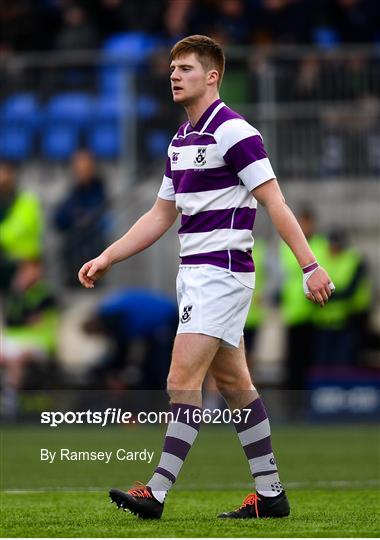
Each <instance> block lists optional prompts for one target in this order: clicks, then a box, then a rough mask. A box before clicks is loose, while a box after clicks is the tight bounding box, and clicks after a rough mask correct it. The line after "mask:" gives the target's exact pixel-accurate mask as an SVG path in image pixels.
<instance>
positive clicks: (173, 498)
mask: <svg viewBox="0 0 380 540" xmlns="http://www.w3.org/2000/svg"><path fill="white" fill-rule="evenodd" d="M163 431H164V428H161V429H158V428H151V429H149V428H145V429H141V428H128V429H126V428H113V427H110V428H106V429H103V430H100V429H97V430H95V429H92V428H86V429H80V430H78V429H73V428H69V429H61V428H60V429H56V430H52V429H50V430H49V429H48V428H42V427H39V428H25V427H24V428H7V429H6V430H3V435H2V441H1V442H2V459H1V471H0V472H1V488H2V491H3V492H2V494H1V499H0V501H1V519H0V524H1V525H0V535H1V536H3V537H18V536H21V537H41V536H43V537H69V536H71V537H202V536H204V537H273V536H275V537H310V536H314V537H315V536H316V537H318V536H320V537H376V536H378V535H379V532H380V526H379V520H378V514H377V510H378V508H379V502H380V498H379V487H380V482H379V477H380V470H379V455H380V454H379V450H380V442H379V434H378V430H377V428H376V427H375V426H360V425H347V426H336V425H334V426H327V427H326V426H324V427H323V426H309V427H307V426H295V427H281V426H275V427H274V429H273V431H274V435H273V440H274V446H275V451H276V456H277V461H278V463H279V466H280V471H281V479H282V481H283V482H284V483H285V484H286V487H287V491H288V496H289V499H290V503H291V506H292V512H291V515H290V516H289V518H285V519H280V520H258V521H256V520H247V521H240V520H239V521H237V522H235V521H233V520H232V521H230V520H228V521H226V520H218V519H216V515H217V514H218V512H221V511H224V510H230V509H233V508H235V507H237V506H239V504H240V503H241V501H242V499H243V498H244V496H245V495H246V494H247V493H248V492H249V491H252V484H251V483H250V477H249V472H248V467H247V464H246V461H245V459H244V454H243V452H242V450H241V447H240V445H239V442H238V440H237V437H236V435H235V434H234V433H233V431H232V430H231V429H229V428H228V427H222V428H220V429H215V428H211V427H209V428H207V427H206V428H205V427H204V426H203V427H202V431H201V433H200V436H199V437H198V440H197V442H196V444H195V445H194V448H193V449H192V451H191V454H190V455H189V458H188V461H187V462H186V465H185V467H184V469H183V471H182V472H181V476H180V479H179V481H178V485H177V486H176V487H175V488H174V489H173V491H172V493H171V494H170V495H169V496H168V499H167V502H166V505H165V512H164V515H163V518H162V519H161V520H160V521H158V522H157V521H154V522H151V521H141V520H138V519H137V518H135V517H134V516H131V515H129V514H127V513H124V512H122V511H117V510H116V507H115V505H112V506H111V504H109V502H108V498H107V489H108V488H109V487H112V486H113V487H121V488H126V487H128V485H130V484H131V483H132V481H133V480H135V479H139V480H143V481H144V480H146V479H147V478H149V476H150V474H151V472H152V469H153V467H154V466H155V464H156V463H157V460H158V458H159V452H160V449H161V445H162V434H163ZM41 447H43V448H49V449H50V450H54V449H55V450H58V449H59V448H62V447H69V448H71V449H75V450H98V451H99V450H116V449H117V448H126V449H128V450H139V449H142V448H147V449H148V450H149V451H154V452H155V457H154V459H153V462H152V464H150V465H148V464H146V463H142V462H137V463H130V462H118V461H116V460H112V461H111V462H110V463H109V464H108V465H107V464H105V463H96V462H90V463H87V462H58V463H54V464H52V465H49V464H47V463H45V462H41V461H40V455H39V451H40V448H41ZM89 490H90V491H89Z"/></svg>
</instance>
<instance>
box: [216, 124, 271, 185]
mask: <svg viewBox="0 0 380 540" xmlns="http://www.w3.org/2000/svg"><path fill="white" fill-rule="evenodd" d="M215 138H216V140H217V143H218V148H219V153H220V155H221V156H222V157H223V159H224V161H225V162H226V163H227V165H228V166H229V167H231V169H232V170H233V171H234V172H235V173H236V174H237V175H238V176H239V178H240V179H241V181H242V182H243V183H244V185H245V186H246V187H247V189H248V191H252V189H255V188H256V187H258V186H259V185H260V184H263V183H264V182H267V181H268V180H271V179H272V178H275V174H274V171H273V169H272V165H271V164H270V161H269V159H268V155H267V153H266V150H265V148H264V143H263V139H262V137H261V135H260V133H259V132H258V131H257V129H255V128H254V127H253V126H251V125H250V124H249V123H248V122H246V121H245V120H243V119H242V118H233V119H231V120H227V121H226V122H224V123H223V124H221V126H219V128H218V129H217V130H216V131H215Z"/></svg>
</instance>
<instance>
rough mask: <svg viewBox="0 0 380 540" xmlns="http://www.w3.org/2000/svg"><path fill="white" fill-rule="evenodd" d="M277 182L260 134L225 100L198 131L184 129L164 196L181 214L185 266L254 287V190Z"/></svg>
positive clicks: (171, 154)
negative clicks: (209, 269) (219, 272)
mask: <svg viewBox="0 0 380 540" xmlns="http://www.w3.org/2000/svg"><path fill="white" fill-rule="evenodd" d="M272 178H275V174H274V172H273V169H272V166H271V164H270V162H269V159H268V157H267V153H266V151H265V149H264V145H263V141H262V137H261V135H260V133H259V132H258V131H257V129H255V128H254V127H252V126H251V125H250V124H249V123H248V122H247V121H246V120H244V118H243V117H242V116H240V115H239V114H237V113H236V112H234V111H233V110H231V109H230V108H229V107H227V106H226V105H225V104H224V103H223V102H222V101H221V100H220V99H218V100H216V101H214V103H212V105H210V107H209V108H208V109H207V110H206V111H205V112H204V114H203V115H202V117H201V118H200V119H199V121H198V122H197V123H196V125H195V126H194V127H192V126H191V125H190V122H186V123H185V124H183V125H182V126H181V127H180V128H179V130H178V131H177V133H176V135H175V136H174V138H173V139H172V141H171V143H170V145H169V148H168V158H167V163H166V170H165V174H164V178H163V181H162V184H161V188H160V190H159V192H158V196H159V197H160V198H161V199H165V200H169V201H175V203H176V207H177V209H178V211H179V212H181V214H182V217H181V227H180V228H179V230H178V234H179V238H180V244H181V251H180V257H181V266H189V265H195V266H203V265H212V266H218V267H220V268H225V269H226V270H228V271H229V272H231V273H232V274H233V275H234V276H235V277H236V278H237V279H238V280H239V281H240V282H241V283H243V284H244V285H246V286H248V287H251V288H253V287H254V271H255V269H254V264H253V260H252V247H253V236H252V229H253V224H254V221H255V215H256V209H257V201H256V199H255V198H254V197H253V196H252V195H251V193H250V191H251V190H252V189H254V188H256V187H257V186H259V185H260V184H262V183H264V182H266V181H268V180H270V179H272Z"/></svg>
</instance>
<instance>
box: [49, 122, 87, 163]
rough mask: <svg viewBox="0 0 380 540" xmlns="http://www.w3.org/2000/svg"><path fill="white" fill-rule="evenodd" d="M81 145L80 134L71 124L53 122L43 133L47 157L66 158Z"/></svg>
mask: <svg viewBox="0 0 380 540" xmlns="http://www.w3.org/2000/svg"><path fill="white" fill-rule="evenodd" d="M78 147H79V134H78V130H77V129H76V128H75V127H74V126H70V125H69V124H52V125H48V126H46V127H45V128H44V130H43V133H42V152H43V155H44V157H45V158H47V159H52V160H65V159H68V158H70V156H71V155H72V153H73V152H75V150H77V149H78Z"/></svg>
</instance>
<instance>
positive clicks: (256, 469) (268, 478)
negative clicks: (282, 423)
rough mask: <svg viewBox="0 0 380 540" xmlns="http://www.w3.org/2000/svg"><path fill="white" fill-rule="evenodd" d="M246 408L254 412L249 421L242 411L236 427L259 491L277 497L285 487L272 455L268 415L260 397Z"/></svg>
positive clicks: (267, 495) (251, 413)
mask: <svg viewBox="0 0 380 540" xmlns="http://www.w3.org/2000/svg"><path fill="white" fill-rule="evenodd" d="M244 409H251V412H250V413H249V415H248V418H247V420H246V418H245V417H246V415H247V413H246V412H245V411H244V410H243V414H242V419H241V421H240V422H236V423H235V424H234V425H235V428H236V431H237V434H238V437H239V439H240V442H241V445H242V447H243V450H244V452H245V455H246V456H247V459H248V463H249V468H250V470H251V473H252V476H253V478H254V479H255V484H256V491H257V492H258V493H260V494H261V495H264V496H266V497H271V496H272V497H275V496H276V495H278V494H279V493H281V491H282V486H281V483H280V478H279V475H278V471H277V466H276V461H275V459H274V455H273V450H272V441H271V433H270V425H269V419H268V415H267V412H266V410H265V407H264V404H263V402H262V400H261V399H260V398H257V399H255V400H254V401H252V403H250V404H249V405H247V406H246V407H244ZM245 420H246V421H245Z"/></svg>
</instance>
